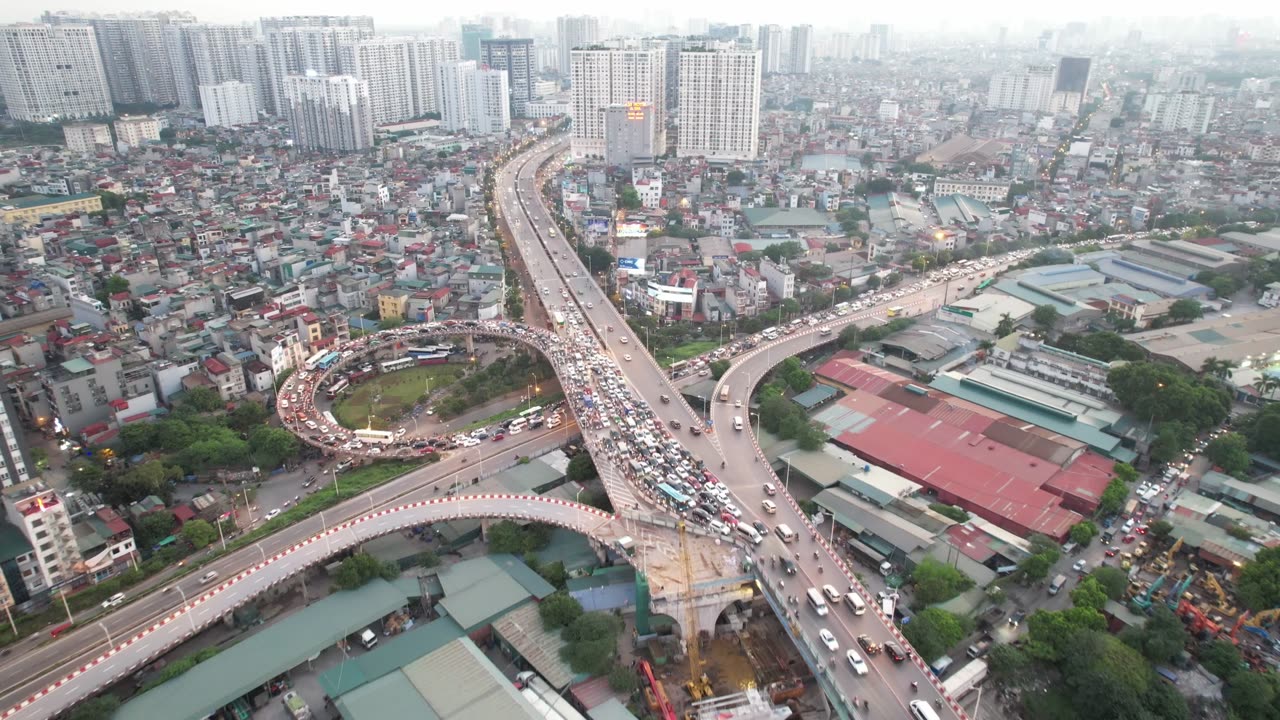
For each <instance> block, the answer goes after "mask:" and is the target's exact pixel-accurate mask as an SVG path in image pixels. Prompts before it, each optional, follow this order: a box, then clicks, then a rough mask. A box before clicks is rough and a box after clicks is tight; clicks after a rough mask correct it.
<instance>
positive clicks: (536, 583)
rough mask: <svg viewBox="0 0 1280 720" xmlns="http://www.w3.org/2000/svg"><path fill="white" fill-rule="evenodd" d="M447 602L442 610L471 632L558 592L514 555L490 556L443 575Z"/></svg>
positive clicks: (443, 601)
mask: <svg viewBox="0 0 1280 720" xmlns="http://www.w3.org/2000/svg"><path fill="white" fill-rule="evenodd" d="M440 585H441V587H443V588H444V600H441V601H440V607H441V608H443V609H444V610H445V611H446V612H448V613H449V615H450V616H451V617H453V618H454V619H455V620H457V622H458V624H459V625H461V626H462V628H463V629H464V630H466V631H467V632H471V631H472V630H475V629H476V628H479V627H483V626H485V625H487V624H489V623H491V622H492V621H493V620H494V619H495V618H497V617H498V616H500V615H502V614H503V613H505V612H507V611H508V610H511V609H512V608H514V607H517V606H518V605H520V604H521V603H524V602H526V601H527V600H528V599H529V598H530V597H531V596H532V597H535V598H537V599H539V600H541V599H543V598H545V597H547V596H548V595H550V594H551V593H553V592H555V588H554V587H552V586H551V584H550V583H548V582H547V581H546V580H544V579H542V576H541V575H538V574H537V573H536V572H534V571H532V570H530V569H529V566H527V565H525V564H524V563H523V562H521V561H520V560H519V559H518V558H516V557H515V556H514V555H488V556H485V557H478V558H475V559H473V560H467V561H464V562H460V563H457V564H456V565H451V566H449V567H447V568H445V569H444V570H442V571H441V572H440Z"/></svg>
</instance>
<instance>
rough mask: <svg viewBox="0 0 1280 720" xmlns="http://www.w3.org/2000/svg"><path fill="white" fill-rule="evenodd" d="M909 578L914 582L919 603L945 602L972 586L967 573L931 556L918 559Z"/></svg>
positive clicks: (934, 603)
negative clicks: (917, 563)
mask: <svg viewBox="0 0 1280 720" xmlns="http://www.w3.org/2000/svg"><path fill="white" fill-rule="evenodd" d="M911 580H912V582H913V583H915V599H916V602H918V603H920V604H921V605H936V604H937V603H941V602H946V601H948V600H950V599H951V598H953V597H955V596H956V595H959V594H960V593H962V592H964V591H965V590H968V589H969V588H971V587H973V580H972V579H971V578H970V577H969V576H968V575H965V574H964V573H962V572H960V571H959V570H957V569H956V568H954V567H952V566H950V565H946V564H943V563H941V562H938V561H937V560H934V559H933V558H931V557H926V558H923V559H922V560H921V561H920V564H919V565H917V566H916V569H915V570H913V571H912V573H911Z"/></svg>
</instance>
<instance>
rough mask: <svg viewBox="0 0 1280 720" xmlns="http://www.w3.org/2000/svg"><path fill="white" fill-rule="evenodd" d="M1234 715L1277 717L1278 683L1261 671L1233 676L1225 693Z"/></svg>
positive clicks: (1243, 717) (1236, 716)
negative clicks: (1275, 711)
mask: <svg viewBox="0 0 1280 720" xmlns="http://www.w3.org/2000/svg"><path fill="white" fill-rule="evenodd" d="M1224 694H1225V695H1226V697H1227V703H1228V705H1230V707H1231V711H1232V713H1233V717H1235V718H1241V720H1245V719H1248V720H1252V718H1268V720H1270V719H1271V718H1274V717H1275V713H1274V712H1273V711H1272V706H1273V705H1274V704H1275V700H1276V684H1275V682H1274V681H1272V680H1271V679H1270V678H1268V677H1267V676H1265V675H1261V674H1259V673H1251V672H1239V673H1236V674H1235V675H1233V676H1232V677H1231V683H1230V684H1229V685H1228V686H1227V688H1226V692H1225V693H1224Z"/></svg>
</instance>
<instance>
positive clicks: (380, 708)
mask: <svg viewBox="0 0 1280 720" xmlns="http://www.w3.org/2000/svg"><path fill="white" fill-rule="evenodd" d="M334 705H335V706H336V707H337V708H338V711H339V712H341V713H342V717H344V718H347V720H365V719H366V718H367V719H368V720H383V718H414V720H440V716H439V715H437V714H436V711H435V710H432V709H431V705H429V704H428V703H427V701H426V699H425V698H423V697H422V695H421V694H420V693H419V692H418V689H417V688H415V687H414V686H413V683H412V682H410V681H409V678H407V677H405V675H404V673H401V672H396V673H392V674H390V675H387V676H385V677H383V678H380V679H378V680H376V681H374V682H372V683H369V684H368V685H365V686H364V687H362V688H360V689H358V690H354V691H352V692H350V693H348V694H347V695H343V696H342V697H340V698H338V699H337V701H336V702H335V703H334Z"/></svg>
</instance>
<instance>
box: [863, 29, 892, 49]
mask: <svg viewBox="0 0 1280 720" xmlns="http://www.w3.org/2000/svg"><path fill="white" fill-rule="evenodd" d="M868 34H869V35H871V36H872V37H874V38H876V40H877V41H878V44H879V46H880V53H881V54H882V55H888V54H889V53H891V52H893V50H894V46H893V26H892V25H876V24H872V26H871V28H870V29H869V30H868Z"/></svg>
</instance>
